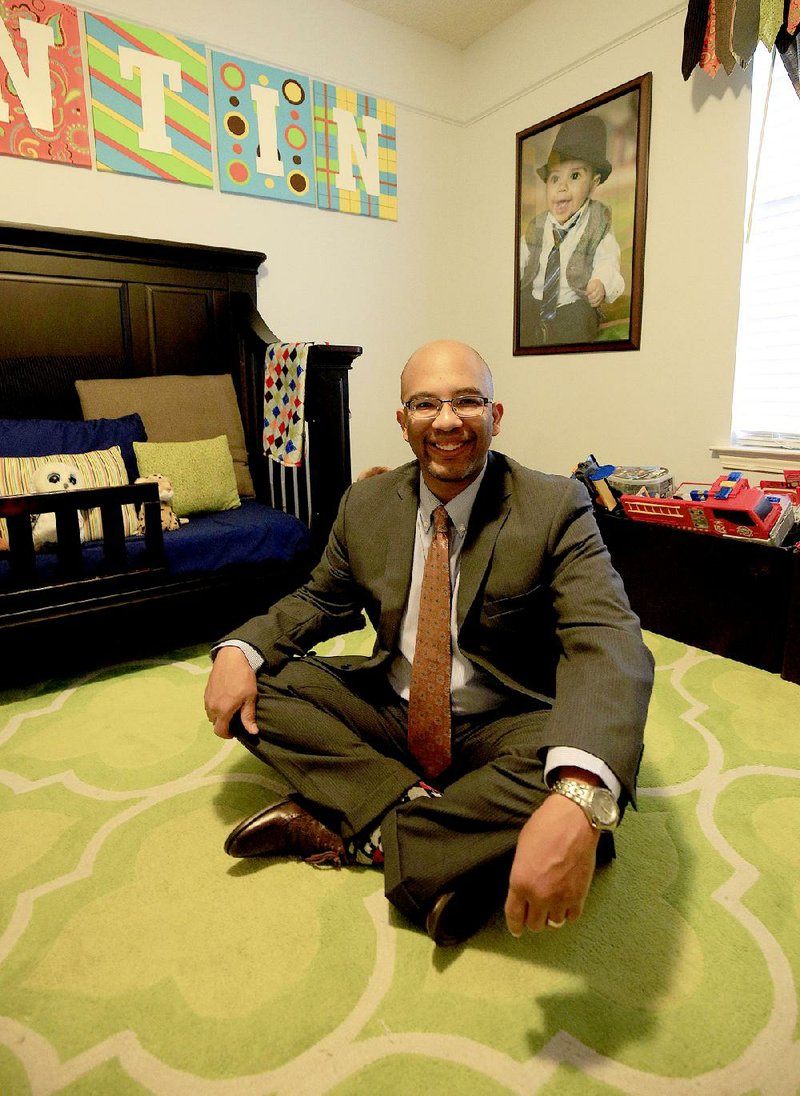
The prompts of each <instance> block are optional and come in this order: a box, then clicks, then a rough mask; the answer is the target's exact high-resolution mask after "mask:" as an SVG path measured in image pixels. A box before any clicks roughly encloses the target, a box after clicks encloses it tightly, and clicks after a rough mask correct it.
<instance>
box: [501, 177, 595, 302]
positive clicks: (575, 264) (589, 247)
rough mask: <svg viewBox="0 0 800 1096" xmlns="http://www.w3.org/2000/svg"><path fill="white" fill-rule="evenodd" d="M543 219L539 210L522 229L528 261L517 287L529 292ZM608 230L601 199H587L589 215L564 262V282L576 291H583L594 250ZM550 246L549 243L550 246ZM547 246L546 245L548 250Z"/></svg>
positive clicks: (539, 250) (592, 262)
mask: <svg viewBox="0 0 800 1096" xmlns="http://www.w3.org/2000/svg"><path fill="white" fill-rule="evenodd" d="M546 220H547V214H546V213H540V214H539V215H538V217H535V218H534V220H532V221H530V222H529V224H528V227H527V228H526V229H525V243H526V244H527V245H528V261H527V263H526V264H525V269H524V271H523V272H522V278H521V280H520V289H521V290H522V291H523V292H524V291H525V290H527V291H528V292H530V287H531V286H532V285H533V280H534V278H535V277H536V274H537V272H538V270H539V262H540V261H541V257H542V238H543V236H544V225H545V221H546ZM610 231H611V210H610V209H609V208H608V206H606V205H603V203H602V202H596V201H594V200H593V199H592V198H590V199H589V216H588V221H587V224H586V228H585V230H584V233H583V235H582V236H581V238H580V240H579V242H578V246H577V247H576V248H575V250H574V251H573V253H572V255H571V256H570V260H569V262H568V263H567V283H568V285H570V286H571V287H572V289H574V290H575V292H576V293H585V292H586V286H587V284H588V281H589V278H590V277H591V274H592V266H593V265H594V253H595V251H596V250H597V245H598V244H599V243H600V241H601V240H602V238H603V237H604V236H605V235H606V233H608V232H610ZM551 246H552V245H551ZM549 250H550V248H549V247H548V252H549Z"/></svg>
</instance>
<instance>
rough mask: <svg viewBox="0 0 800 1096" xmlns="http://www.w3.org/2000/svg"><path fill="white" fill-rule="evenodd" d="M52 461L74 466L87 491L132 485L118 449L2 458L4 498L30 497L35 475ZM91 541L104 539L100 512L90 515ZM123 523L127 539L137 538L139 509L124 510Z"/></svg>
mask: <svg viewBox="0 0 800 1096" xmlns="http://www.w3.org/2000/svg"><path fill="white" fill-rule="evenodd" d="M50 461H64V463H65V464H74V465H75V467H76V468H77V469H78V470H79V471H80V473H81V474H82V476H83V479H84V482H85V484H86V486H87V487H124V486H125V484H126V483H128V473H127V471H126V469H125V463H124V461H123V460H122V451H121V450H120V447H119V446H118V445H114V446H112V447H111V448H110V449H98V450H96V451H95V452H94V453H62V454H56V455H54V456H50V457H0V495H27V494H29V493H30V482H31V477H32V475H33V473H34V471H35V470H36V469H37V468H39V467H40V466H41V465H42V464H49V462H50ZM88 518H89V520H88V527H87V534H86V536H87V539H88V540H100V539H101V538H102V536H103V522H102V519H101V517H100V511H99V510H97V509H95V510H90V511H89V514H88ZM122 522H123V526H124V529H125V536H133V535H134V534H135V533H136V531H137V529H136V526H137V520H136V507H135V506H132V505H127V506H124V507H123V508H122ZM5 526H6V523H5V522H4V521H2V520H0V536H2V537H6V536H7V531H6V527H5Z"/></svg>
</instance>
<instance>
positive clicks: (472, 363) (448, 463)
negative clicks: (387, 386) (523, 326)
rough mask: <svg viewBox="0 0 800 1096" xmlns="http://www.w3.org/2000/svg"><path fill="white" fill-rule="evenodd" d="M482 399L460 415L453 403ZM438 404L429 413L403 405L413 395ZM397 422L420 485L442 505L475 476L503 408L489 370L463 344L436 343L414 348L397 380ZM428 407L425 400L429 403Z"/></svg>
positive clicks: (476, 353)
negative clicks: (468, 398)
mask: <svg viewBox="0 0 800 1096" xmlns="http://www.w3.org/2000/svg"><path fill="white" fill-rule="evenodd" d="M469 395H474V396H483V397H484V398H485V399H486V403H484V404H483V405H482V406H479V407H478V408H477V409H476V408H475V406H474V403H473V406H472V408H470V409H469V411H467V410H466V409H465V410H463V411H462V412H461V413H459V412H458V411H457V410H455V409H454V407H453V400H457V399H458V397H459V396H469ZM425 396H427V397H429V398H430V400H433V401H434V404H433V406H434V407H435V405H436V402H437V401H438V402H440V403H441V406H440V407H439V410H438V411H436V413H435V414H434V415H426V414H417V413H415V412H414V411H409V409H408V408H407V407H406V406H405V404H406V402H407V401H408V400H411V399H414V397H425ZM400 399H401V402H402V406H401V407H399V408H398V409H397V421H398V423H399V424H400V429H401V430H402V431H403V437H404V438H405V439H406V441H407V442H408V444H409V445H410V446H411V449H412V451H413V453H414V456H415V457H416V458H417V460H418V461H419V465H420V470H421V472H422V477H423V479H424V480H425V483H426V484H427V485H428V487H429V488H430V490H431V491H432V492H433V493H434V495H435V496H436V497H437V498H438V499H441V501H442V502H448V501H449V500H450V499H452V498H455V496H456V495H457V494H458V493H459V492H460V491H463V490H464V488H465V487H467V486H468V485H469V484H470V483H472V482H473V481H474V480H475V479H477V477H478V476H479V475H480V473H481V471H482V469H483V467H484V465H485V464H486V454H487V452H488V450H489V446H490V444H491V441H492V437H493V436H494V435H495V434H496V433H497V432H498V430H499V428H500V419H501V418H502V417H503V405H502V404H501V403H498V402H497V401H496V400H495V399H494V391H493V388H492V374H491V373H490V371H489V366H488V365H487V364H486V362H485V361H484V360H483V358H482V357H481V356H480V354H479V353H478V352H477V350H473V349H472V347H471V346H467V345H466V343H462V342H454V341H452V340H449V339H441V340H439V341H438V342H430V343H426V345H425V346H421V347H420V348H419V350H415V351H414V353H413V354H412V355H411V357H410V358H409V359H408V361H407V362H406V365H405V369H404V370H403V372H402V375H401V377H400ZM429 407H430V402H429Z"/></svg>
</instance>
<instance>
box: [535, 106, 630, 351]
mask: <svg viewBox="0 0 800 1096" xmlns="http://www.w3.org/2000/svg"><path fill="white" fill-rule="evenodd" d="M536 173H537V175H538V176H539V178H540V179H542V181H543V182H544V184H545V186H546V188H547V212H545V213H540V214H539V215H538V216H536V217H535V218H534V219H533V220H532V221H531V222H530V223H529V224H528V227H527V228H526V230H525V236H524V239H523V240H522V248H521V252H522V264H521V265H522V274H521V278H520V306H519V327H520V345H521V346H545V345H556V344H563V343H582V342H593V341H594V340H595V339H596V337H597V332H598V330H599V326H600V318H601V316H600V313H599V311H598V310H599V308H600V306H601V305H602V304H603V302H604V301H607V302H608V303H609V304H611V303H612V302H613V301H615V300H616V299H617V298H618V297H619V296H620V294H621V293H622V292H623V290H624V289H625V282H624V280H623V278H622V275H621V274H620V269H619V260H620V249H619V244H618V243H617V240H616V238H615V237H614V234H613V232H612V231H611V210H610V209H609V208H608V206H606V205H604V204H603V203H602V202H598V201H597V200H595V199H594V198H592V196H591V195H592V194H593V193H594V191H595V190H596V189H597V187H598V186H600V185H601V184H602V183H604V182H605V181H606V179H607V178H608V177H609V175H610V174H611V164H610V163H609V161H608V159H607V158H606V127H605V123H604V122H603V120H602V118H598V117H597V116H596V115H592V114H586V115H582V116H580V117H578V118H570V119H569V120H568V121H566V122H564V123H563V125H562V126H561V127H560V128H559V130H558V133H557V134H556V137H555V140H554V142H553V147H552V149H551V151H550V155H549V156H548V158H547V162H546V163H544V164H542V165H541V166H540V167H538V168H537V169H536Z"/></svg>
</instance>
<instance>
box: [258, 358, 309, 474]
mask: <svg viewBox="0 0 800 1096" xmlns="http://www.w3.org/2000/svg"><path fill="white" fill-rule="evenodd" d="M311 345H312V344H311V343H270V345H269V346H268V347H267V357H266V362H265V366H264V452H265V454H266V455H267V456H268V457H271V458H272V459H273V460H274V461H278V463H279V464H285V465H288V466H289V467H291V468H297V467H299V465H301V464H302V463H303V396H304V393H305V387H306V359H307V358H308V348H309V346H311Z"/></svg>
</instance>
